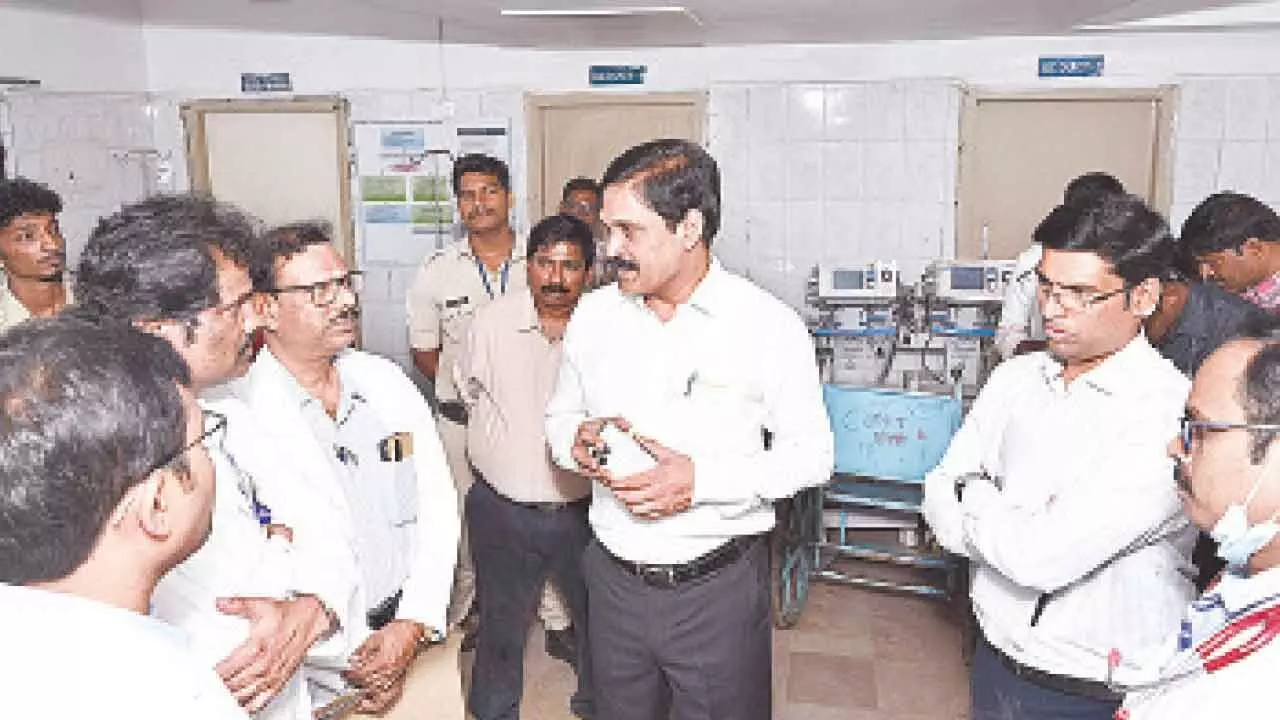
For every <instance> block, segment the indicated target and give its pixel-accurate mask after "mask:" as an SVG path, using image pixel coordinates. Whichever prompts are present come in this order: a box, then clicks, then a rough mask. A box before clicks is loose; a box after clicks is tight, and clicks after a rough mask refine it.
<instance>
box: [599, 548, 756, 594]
mask: <svg viewBox="0 0 1280 720" xmlns="http://www.w3.org/2000/svg"><path fill="white" fill-rule="evenodd" d="M759 539H760V536H759V535H741V536H738V537H736V538H733V539H732V540H730V541H729V542H727V543H725V544H723V545H721V546H720V547H718V548H716V549H714V550H712V551H711V552H709V553H707V554H705V555H701V556H699V557H696V558H694V559H693V560H690V561H689V562H687V563H680V564H679V565H646V564H645V563H635V562H631V561H630V560H623V559H622V558H620V557H618V556H617V555H614V554H613V553H611V552H609V549H608V548H606V547H605V546H604V544H603V543H601V545H600V548H601V549H602V550H604V554H605V555H608V556H609V557H610V558H612V559H613V561H614V562H615V563H616V564H617V565H618V567H620V568H622V569H623V570H626V571H627V572H629V573H631V574H632V575H635V576H636V577H638V578H640V579H641V580H644V581H645V582H646V583H648V584H649V585H652V586H653V587H656V588H673V587H675V586H677V585H679V584H681V583H685V582H689V581H690V580H697V579H698V578H700V577H703V576H705V575H710V574H711V573H713V572H715V571H717V570H720V569H722V568H726V567H728V566H730V565H732V564H733V563H735V562H737V560H738V558H740V557H742V556H743V555H745V554H746V553H747V551H748V550H750V549H751V547H752V546H753V545H755V543H756V541H757V540H759Z"/></svg>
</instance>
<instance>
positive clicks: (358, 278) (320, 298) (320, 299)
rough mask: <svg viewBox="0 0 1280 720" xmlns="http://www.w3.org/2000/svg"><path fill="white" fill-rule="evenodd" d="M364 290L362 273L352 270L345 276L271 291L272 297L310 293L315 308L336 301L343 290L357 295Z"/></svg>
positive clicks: (326, 305)
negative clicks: (281, 294)
mask: <svg viewBox="0 0 1280 720" xmlns="http://www.w3.org/2000/svg"><path fill="white" fill-rule="evenodd" d="M363 289H364V273H362V272H361V271H359V270H352V271H351V272H349V273H347V274H346V275H339V276H338V277H336V278H330V279H328V280H320V281H318V282H313V283H307V284H305V285H286V286H284V287H278V288H276V289H274V290H272V291H271V294H272V295H279V294H280V293H286V292H305V293H310V298H311V304H312V305H315V306H316V307H328V306H330V305H332V304H334V303H335V302H337V301H338V296H339V295H341V294H342V291H343V290H350V291H351V292H352V293H353V294H355V295H359V294H360V291H361V290H363Z"/></svg>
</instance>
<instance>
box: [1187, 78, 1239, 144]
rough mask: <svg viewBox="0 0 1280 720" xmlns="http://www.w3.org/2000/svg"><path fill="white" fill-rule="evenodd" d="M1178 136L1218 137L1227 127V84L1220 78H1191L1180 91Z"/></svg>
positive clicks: (1188, 138) (1211, 138) (1207, 138)
mask: <svg viewBox="0 0 1280 720" xmlns="http://www.w3.org/2000/svg"><path fill="white" fill-rule="evenodd" d="M1179 99H1180V100H1179V103H1178V114H1177V138H1178V140H1179V141H1182V140H1217V139H1219V138H1221V137H1222V135H1223V132H1224V129H1225V126H1226V109H1227V86H1226V85H1225V84H1224V83H1223V82H1222V81H1220V80H1210V79H1203V80H1201V79H1191V80H1186V81H1184V82H1183V83H1182V85H1181V88H1180V90H1179Z"/></svg>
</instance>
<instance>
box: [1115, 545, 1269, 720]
mask: <svg viewBox="0 0 1280 720" xmlns="http://www.w3.org/2000/svg"><path fill="white" fill-rule="evenodd" d="M1277 595H1280V568H1273V569H1271V570H1268V571H1266V572H1262V573H1259V574H1257V575H1255V576H1253V577H1250V578H1242V577H1234V576H1227V577H1226V578H1224V580H1223V581H1222V582H1221V583H1220V584H1219V586H1218V587H1216V588H1214V589H1213V591H1211V592H1209V593H1206V594H1205V596H1204V597H1202V598H1200V599H1199V600H1197V601H1196V603H1194V604H1193V605H1192V606H1191V607H1190V608H1189V609H1188V612H1187V619H1188V620H1189V621H1190V622H1191V628H1192V638H1193V643H1194V645H1195V646H1199V645H1200V644H1201V643H1203V642H1204V640H1205V639H1206V638H1208V637H1210V636H1211V635H1213V634H1214V633H1215V632H1216V631H1217V630H1218V629H1220V628H1222V627H1223V626H1224V625H1228V624H1230V621H1229V620H1228V615H1230V616H1237V615H1238V616H1239V617H1244V616H1247V615H1248V614H1249V613H1248V612H1247V611H1245V609H1246V608H1249V607H1250V606H1251V605H1252V604H1253V603H1257V602H1260V601H1261V602H1262V603H1263V604H1264V605H1275V604H1276V601H1277V598H1276V597H1275V596H1277ZM1268 598H1271V599H1270V600H1268ZM1242 611H1243V612H1242ZM1239 617H1236V618H1233V619H1239ZM1258 629H1259V628H1258V627H1254V628H1252V629H1245V630H1242V631H1241V632H1240V634H1239V635H1238V636H1237V640H1238V641H1239V642H1243V641H1244V640H1246V639H1247V638H1250V637H1252V636H1253V635H1254V633H1255V632H1257V630H1258ZM1233 646H1234V643H1228V645H1227V646H1226V648H1225V649H1229V648H1230V647H1233ZM1176 648H1177V641H1176V638H1171V639H1170V640H1169V642H1168V643H1167V644H1166V647H1165V651H1164V652H1163V653H1159V654H1158V656H1157V657H1156V658H1155V659H1154V660H1153V662H1152V664H1151V667H1152V669H1153V672H1152V673H1151V674H1150V675H1149V676H1148V677H1146V678H1140V679H1138V680H1137V682H1140V683H1142V685H1143V686H1144V687H1143V689H1141V690H1136V691H1134V692H1131V693H1130V694H1129V695H1128V696H1127V697H1126V698H1125V704H1124V708H1123V709H1122V710H1121V712H1120V714H1118V715H1117V717H1118V718H1126V719H1127V720H1204V718H1232V719H1233V720H1251V719H1252V718H1259V719H1261V718H1274V717H1276V716H1277V715H1278V714H1280V708H1278V707H1277V700H1276V696H1275V693H1274V692H1273V691H1272V688H1273V687H1274V683H1275V682H1276V678H1280V639H1277V640H1272V641H1271V642H1269V643H1267V644H1266V645H1264V646H1263V647H1261V648H1260V649H1258V650H1257V651H1255V652H1254V653H1253V654H1251V655H1248V656H1247V657H1245V658H1243V659H1241V660H1238V661H1236V662H1234V663H1231V664H1230V665H1227V666H1226V667H1224V668H1222V669H1220V670H1218V671H1216V672H1212V673H1204V672H1197V673H1193V674H1190V675H1187V676H1182V672H1181V671H1183V670H1185V669H1188V668H1195V667H1198V666H1199V660H1198V659H1196V658H1194V657H1193V655H1194V651H1193V650H1183V651H1181V652H1177V651H1176ZM1217 654H1221V651H1219V653H1217Z"/></svg>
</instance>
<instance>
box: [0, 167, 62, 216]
mask: <svg viewBox="0 0 1280 720" xmlns="http://www.w3.org/2000/svg"><path fill="white" fill-rule="evenodd" d="M60 212H62V198H61V197H58V193H56V192H54V191H53V190H51V189H50V188H49V186H48V185H44V184H42V183H38V182H36V181H34V180H28V179H26V178H21V177H19V178H14V179H12V180H4V179H0V228H5V227H8V226H9V223H11V222H13V221H14V220H15V219H16V218H19V217H21V216H23V215H27V214H30V213H45V214H48V215H57V214H58V213H60Z"/></svg>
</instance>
